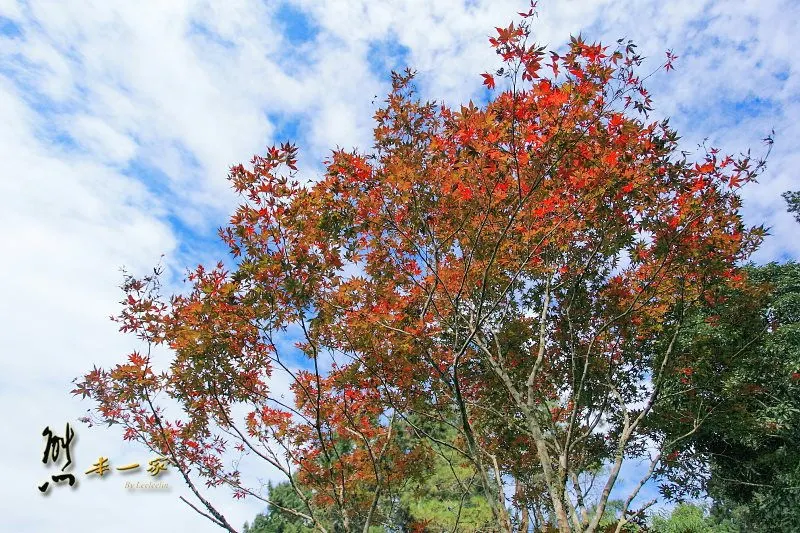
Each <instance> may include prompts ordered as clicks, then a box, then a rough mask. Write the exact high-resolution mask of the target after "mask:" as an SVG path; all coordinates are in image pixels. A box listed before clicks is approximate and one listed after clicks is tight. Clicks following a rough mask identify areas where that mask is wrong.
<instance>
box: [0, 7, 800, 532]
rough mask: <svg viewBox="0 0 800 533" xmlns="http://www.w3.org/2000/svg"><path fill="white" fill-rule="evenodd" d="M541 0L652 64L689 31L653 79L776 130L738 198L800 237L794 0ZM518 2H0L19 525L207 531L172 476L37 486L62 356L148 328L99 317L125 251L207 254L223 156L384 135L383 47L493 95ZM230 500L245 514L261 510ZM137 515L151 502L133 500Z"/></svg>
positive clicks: (6, 354) (445, 84)
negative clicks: (499, 34) (791, 193)
mask: <svg viewBox="0 0 800 533" xmlns="http://www.w3.org/2000/svg"><path fill="white" fill-rule="evenodd" d="M539 4H540V14H539V17H538V19H536V20H535V21H534V34H535V36H536V38H537V40H538V41H539V42H541V43H542V44H546V45H549V46H551V47H556V48H558V47H561V46H562V45H563V44H564V43H565V42H566V41H567V39H568V37H569V35H570V34H577V33H578V32H582V33H583V34H584V36H585V37H586V38H587V39H589V40H600V41H603V42H606V43H613V42H614V41H615V40H616V39H617V38H619V37H623V36H624V37H628V38H631V39H633V40H634V41H635V42H636V43H637V44H638V45H639V50H640V51H641V53H642V54H643V55H645V56H650V57H653V58H654V60H653V61H652V62H650V63H649V64H648V65H645V69H647V68H648V67H650V68H652V67H654V66H655V65H656V63H657V62H660V61H661V60H662V58H663V57H664V51H665V50H667V49H672V50H674V52H675V53H676V54H677V55H678V56H679V59H678V61H677V64H676V67H677V70H676V71H674V72H672V73H669V74H663V73H661V74H657V75H656V76H655V77H654V78H652V79H651V80H650V83H649V84H648V86H649V88H650V89H651V93H652V95H653V99H654V105H655V108H656V113H657V117H659V116H670V117H671V122H672V124H673V126H675V127H676V128H677V129H678V131H679V132H680V134H681V135H682V137H683V141H682V142H683V144H684V148H685V149H687V150H694V149H695V147H696V145H697V143H699V142H701V141H702V140H703V139H704V138H706V137H708V138H709V142H710V144H712V145H715V146H719V147H721V148H722V149H723V151H726V152H733V153H737V152H739V151H742V150H745V149H747V148H748V147H752V148H753V149H754V151H756V152H757V153H758V151H759V150H761V149H762V148H763V147H762V146H761V144H760V143H761V139H762V138H763V137H764V136H765V135H766V134H767V133H768V132H769V131H770V130H771V129H772V128H774V129H775V131H776V142H775V148H774V150H773V153H772V156H771V159H770V162H769V168H768V171H767V173H766V174H765V175H764V176H763V177H762V179H761V180H760V183H758V184H756V185H754V186H752V187H751V188H750V189H749V190H747V191H746V192H745V194H744V198H745V204H744V213H745V217H746V220H747V221H748V222H750V223H753V224H757V223H765V224H766V225H767V226H770V227H771V228H772V230H771V232H772V235H771V236H770V237H769V238H768V239H767V241H766V242H765V244H764V246H763V247H762V249H761V251H760V252H759V253H758V255H757V256H756V259H757V260H758V261H761V262H764V261H769V260H773V259H788V258H798V257H800V239H796V238H792V235H793V234H795V233H796V232H797V226H796V225H795V222H794V221H793V220H792V218H791V216H789V215H788V214H787V213H786V212H785V206H784V204H783V200H782V199H781V198H780V193H781V192H782V191H785V190H788V189H800V183H798V181H797V177H796V169H797V168H800V147H798V145H797V139H798V138H800V135H799V134H800V131H798V130H799V129H800V126H798V124H800V72H799V67H800V59H798V57H797V54H796V50H795V46H794V43H793V39H794V37H795V36H796V35H798V34H800V31H798V30H799V29H800V28H798V21H800V6H798V5H797V3H796V2H793V1H792V0H737V1H733V0H729V1H722V0H713V1H698V0H675V1H672V2H666V3H665V2H661V1H655V0H638V1H635V2H625V3H620V2H611V1H610V0H586V1H583V0H560V1H555V0H543V1H541V2H540V3H539ZM621 6H624V7H621ZM525 9H526V3H525V2H517V1H508V0H500V1H469V2H461V1H456V0H441V1H437V2H424V1H421V0H419V1H413V0H396V1H392V2H369V1H366V0H363V1H359V0H346V1H344V0H343V1H334V0H313V1H312V0H297V1H292V2H263V1H256V0H228V1H226V2H208V1H193V0H170V1H169V2H155V1H154V2H123V1H116V0H104V1H89V0H74V1H70V2H60V1H47V0H40V1H30V2H23V1H18V0H0V136H1V137H0V165H2V175H1V176H0V220H2V222H3V223H4V224H3V227H4V228H6V231H5V232H4V233H3V234H2V236H0V246H2V248H0V249H2V250H3V256H4V259H5V260H4V261H2V267H0V273H1V274H2V275H0V290H1V291H2V294H3V298H2V303H0V318H1V319H2V323H3V327H2V329H0V346H3V357H2V362H1V363H0V364H2V373H0V376H2V377H0V402H1V403H0V407H2V412H3V413H5V416H4V421H5V425H6V427H5V430H6V435H7V437H5V438H4V439H3V440H2V444H0V446H2V448H0V451H2V454H1V455H0V461H2V463H3V466H4V474H5V475H6V482H5V483H4V484H3V487H2V488H0V497H1V498H2V500H3V501H5V502H8V505H7V506H6V507H7V508H8V509H10V512H9V514H8V515H7V516H4V520H5V521H6V523H7V524H8V526H9V530H13V531H20V532H24V531H43V530H46V529H49V528H53V529H54V528H56V527H63V526H64V524H67V526H66V530H68V531H72V530H76V531H78V530H80V531H86V532H94V531H98V532H99V531H106V530H108V529H109V528H110V527H113V530H114V531H120V532H125V531H140V530H141V529H143V528H144V527H145V526H146V527H149V528H150V529H151V530H153V531H161V530H164V531H175V530H178V531H180V530H184V529H186V530H192V531H213V530H214V527H213V526H212V525H211V524H210V523H207V522H206V521H205V520H204V519H202V518H199V517H195V516H194V515H193V514H192V513H191V511H189V510H188V509H187V508H186V507H185V506H184V505H183V504H182V503H181V502H180V501H178V495H180V494H182V493H183V489H182V485H181V484H180V483H179V482H178V481H177V479H172V480H170V482H171V484H173V485H174V486H173V488H172V489H171V491H170V492H169V493H166V494H165V493H141V494H140V493H137V494H130V493H128V492H126V490H125V489H124V488H123V487H122V482H121V481H120V480H119V479H116V480H113V479H108V480H103V481H102V483H95V484H92V483H90V482H88V481H87V482H86V483H84V485H83V486H82V487H81V488H80V490H77V491H74V492H68V491H66V490H61V491H55V492H54V494H52V495H51V497H49V498H46V499H43V498H41V497H40V495H39V494H38V492H37V491H36V490H35V485H37V484H39V483H40V482H41V480H40V478H42V477H43V475H44V474H45V470H44V469H43V468H42V466H43V465H41V463H40V462H39V455H40V454H41V447H42V437H41V431H42V429H43V428H44V426H45V425H48V424H49V425H51V427H53V426H55V427H61V426H62V425H63V423H64V422H66V421H68V420H69V421H73V422H74V421H75V420H76V419H77V418H78V417H79V416H81V415H82V414H83V412H84V411H85V410H86V409H87V408H88V407H89V405H88V404H87V403H82V402H80V401H77V400H74V399H72V398H71V397H70V395H69V394H68V391H69V389H70V388H71V384H70V380H71V378H72V377H73V376H77V375H80V374H81V373H82V372H84V371H86V370H87V369H89V368H90V367H91V365H92V364H95V363H96V364H98V365H109V364H113V363H114V362H116V361H118V360H119V359H120V358H121V357H122V356H123V355H124V354H126V353H128V352H129V351H130V350H131V349H133V348H134V347H135V344H134V343H133V340H132V339H128V338H125V337H122V336H121V335H119V334H118V333H117V332H116V327H115V326H114V324H112V323H111V322H109V321H108V319H107V317H108V316H109V315H112V314H115V313H116V312H117V311H118V304H117V302H118V300H119V299H120V294H119V292H118V290H117V286H118V285H119V283H120V281H121V276H120V274H119V267H120V266H122V265H125V266H126V267H127V268H128V269H129V270H131V271H132V272H145V271H148V270H149V269H151V268H152V267H153V265H155V264H156V263H157V262H158V261H159V258H160V256H161V255H162V254H165V259H164V262H165V264H166V265H167V267H168V268H169V269H170V272H172V273H173V274H174V275H175V277H176V279H178V278H180V277H182V276H180V274H181V273H182V271H183V269H184V268H185V267H186V266H190V265H194V264H197V263H199V262H208V261H211V260H213V261H216V259H217V258H218V257H219V256H220V254H221V253H222V247H221V246H219V245H218V244H217V240H216V228H217V227H219V226H220V225H222V224H224V223H225V222H226V221H227V217H228V214H229V213H230V212H231V210H232V208H233V207H234V206H235V205H236V201H237V199H236V197H235V195H234V194H233V192H232V191H231V190H230V188H229V185H228V182H227V181H226V179H225V176H226V173H227V169H228V167H229V166H230V165H232V164H235V163H238V162H246V161H248V160H249V159H250V157H251V156H252V154H254V153H261V152H263V150H264V148H265V147H266V146H268V145H269V144H271V143H273V142H282V141H285V140H287V139H289V140H292V141H295V142H296V143H297V144H298V145H299V147H300V150H301V151H300V174H301V176H302V177H304V178H305V179H312V178H313V177H314V176H315V175H318V173H319V171H320V169H321V161H322V160H323V159H324V157H325V156H326V155H327V154H328V153H329V150H330V149H332V148H334V147H336V146H341V147H344V148H352V147H360V148H362V149H369V147H370V146H371V145H372V142H371V129H372V115H373V113H374V110H375V107H376V104H373V100H374V97H375V96H376V95H377V97H378V101H380V99H382V98H383V97H384V95H385V94H386V93H387V91H388V89H389V70H390V69H392V68H402V67H404V66H406V65H407V66H410V67H413V68H416V69H417V70H418V71H419V77H418V82H419V88H420V90H421V92H422V95H423V96H424V97H426V98H430V99H436V100H439V101H444V102H447V103H450V104H458V103H460V102H464V101H466V100H468V99H470V98H472V99H474V100H476V101H477V100H480V99H482V98H485V97H486V93H485V92H484V90H483V88H482V87H481V81H482V80H481V78H480V76H479V74H480V73H481V72H486V71H488V70H492V69H494V68H496V67H497V66H498V64H497V58H496V56H495V55H494V53H493V51H492V50H491V48H490V47H489V46H488V43H487V37H488V36H489V35H490V34H491V33H492V32H493V28H494V27H495V26H500V25H503V26H506V25H507V24H508V22H509V21H510V20H512V18H513V17H515V14H516V12H518V11H523V10H525ZM178 289H179V287H178ZM75 425H76V431H77V432H78V433H79V437H78V443H79V446H77V447H76V457H75V460H76V462H77V463H78V464H79V465H80V466H83V465H87V464H91V463H92V462H93V461H95V460H96V456H97V455H101V454H104V455H106V456H111V457H113V458H116V459H117V460H119V461H122V460H128V459H136V458H141V457H140V456H141V455H142V454H143V453H145V452H143V451H142V450H140V449H136V448H133V447H131V446H130V445H122V444H120V443H119V440H118V434H117V433H115V432H114V431H113V430H109V431H97V430H88V429H87V428H85V427H83V426H79V425H78V424H77V423H75ZM220 496H221V497H222V501H228V500H229V498H228V497H227V495H225V494H221V495H220ZM222 507H223V508H224V509H225V511H226V513H227V514H228V515H229V517H230V520H231V522H232V523H234V524H237V525H239V524H241V523H242V522H244V520H246V519H250V518H252V515H253V514H254V513H255V512H256V511H257V510H258V509H259V508H260V506H259V505H258V504H254V503H248V502H236V503H234V502H230V503H226V504H225V505H223V506H222ZM145 510H146V511H145ZM132 513H135V515H134V516H136V517H137V520H121V519H120V517H124V516H129V515H131V514H132ZM9 520H10V522H9ZM112 524H113V526H112Z"/></svg>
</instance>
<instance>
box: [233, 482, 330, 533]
mask: <svg viewBox="0 0 800 533" xmlns="http://www.w3.org/2000/svg"><path fill="white" fill-rule="evenodd" d="M268 499H269V500H271V501H272V502H274V503H272V504H270V505H269V508H268V511H267V513H266V514H259V515H258V516H256V518H255V520H253V524H252V525H248V524H246V523H245V525H244V533H310V532H312V531H314V529H313V528H310V527H307V526H306V525H305V524H304V521H303V519H302V518H300V517H298V516H295V515H292V514H291V513H290V512H287V511H282V510H281V509H280V508H281V507H283V508H287V509H294V510H295V511H300V512H303V511H304V506H303V502H302V501H301V500H300V498H299V497H298V496H297V493H296V492H295V491H294V489H293V488H292V486H291V485H290V484H289V482H288V481H286V482H283V483H279V484H278V485H274V486H273V485H270V486H269V489H268Z"/></svg>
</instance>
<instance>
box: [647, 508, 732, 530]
mask: <svg viewBox="0 0 800 533" xmlns="http://www.w3.org/2000/svg"><path fill="white" fill-rule="evenodd" d="M650 531H652V532H653V533H715V532H716V531H718V530H717V529H715V528H714V526H713V524H712V520H711V519H710V518H709V516H708V515H707V513H706V512H705V509H704V508H703V507H700V506H697V505H692V504H681V505H678V506H677V507H676V508H675V509H673V511H672V513H671V514H670V515H669V516H664V515H656V516H654V517H653V521H652V525H651V528H650Z"/></svg>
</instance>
